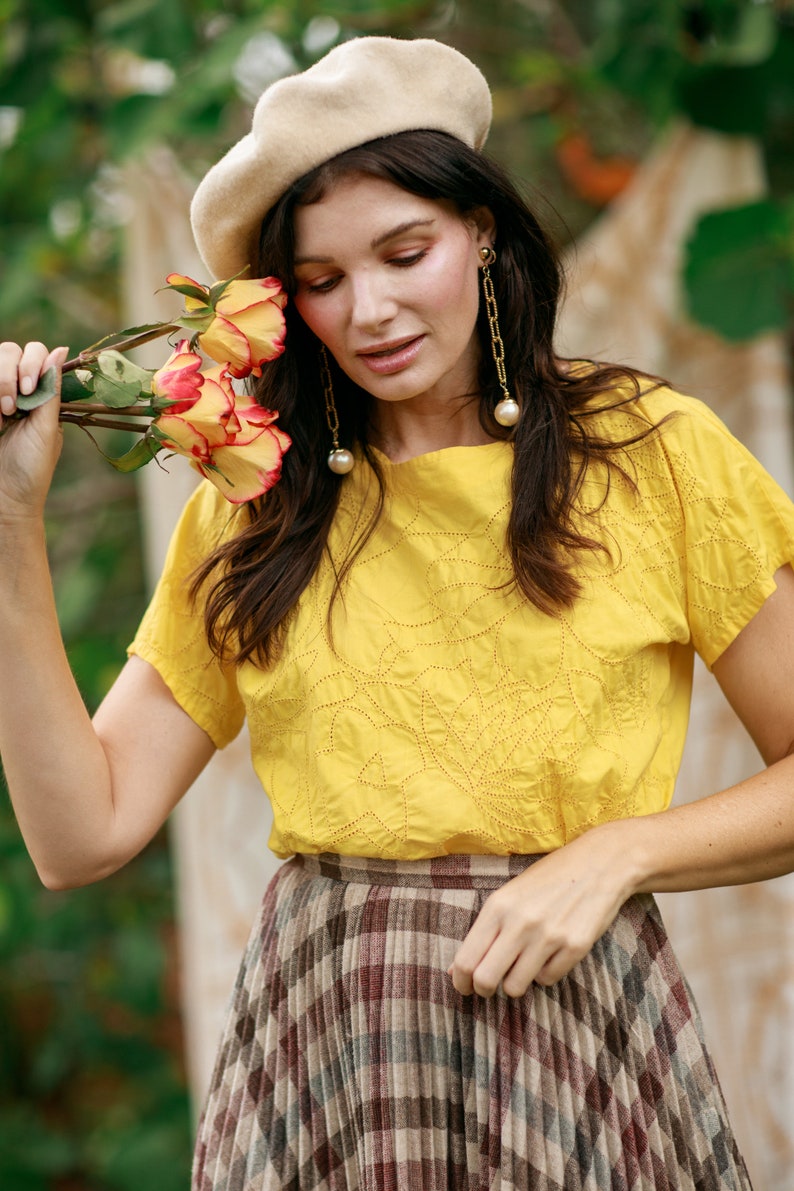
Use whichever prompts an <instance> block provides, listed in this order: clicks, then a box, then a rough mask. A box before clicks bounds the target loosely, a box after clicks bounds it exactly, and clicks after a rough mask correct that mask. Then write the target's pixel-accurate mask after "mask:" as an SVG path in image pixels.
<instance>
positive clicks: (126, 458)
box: [102, 434, 162, 474]
mask: <svg viewBox="0 0 794 1191" xmlns="http://www.w3.org/2000/svg"><path fill="white" fill-rule="evenodd" d="M161 449H162V448H161V444H160V443H158V442H156V441H155V440H154V437H150V436H149V435H148V434H144V435H143V437H142V438H141V439H139V441H138V442H136V444H135V446H134V447H131V448H130V450H129V451H127V452H126V454H124V455H121V456H120V457H119V458H118V459H111V457H110V456H109V455H105V458H106V459H107V461H108V463H110V464H111V466H112V467H115V469H116V471H121V472H124V473H125V474H126V473H128V472H131V471H137V470H138V469H139V468H141V467H144V466H145V465H146V464H147V463H149V462H150V461H151V460H152V459H154V457H155V455H156V454H157V452H158V451H159V450H161ZM102 454H103V455H104V454H105V453H104V451H103V452H102Z"/></svg>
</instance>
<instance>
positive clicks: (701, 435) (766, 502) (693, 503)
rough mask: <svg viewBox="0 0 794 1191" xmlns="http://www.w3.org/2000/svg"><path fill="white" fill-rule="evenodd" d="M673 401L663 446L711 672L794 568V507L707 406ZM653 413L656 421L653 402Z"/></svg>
mask: <svg viewBox="0 0 794 1191" xmlns="http://www.w3.org/2000/svg"><path fill="white" fill-rule="evenodd" d="M669 396H670V397H673V396H674V397H675V401H674V403H672V408H671V410H670V411H669V412H671V414H672V416H671V417H670V418H669V419H668V421H667V422H665V423H664V424H663V426H662V427H661V432H660V436H659V441H660V442H661V445H662V448H663V450H664V451H665V454H666V456H667V461H668V465H669V467H670V470H671V472H672V477H673V483H674V485H675V489H676V492H677V495H678V499H679V501H680V506H681V514H682V517H683V543H684V559H683V562H684V566H685V571H686V588H687V617H688V621H689V626H690V632H691V635H692V641H693V644H694V646H695V648H696V650H697V652H698V653H699V654H700V656H701V657H702V658H703V660H704V661H705V663H706V665H707V666H708V667H709V668H711V666H713V664H714V662H715V661H716V660H717V658H718V657H719V656H720V654H721V653H722V652H723V651H724V650H725V649H727V647H728V646H729V645H730V643H731V642H732V641H733V640H734V638H735V637H736V636H737V635H738V634H739V633H740V632H741V630H742V629H743V628H744V627H745V625H746V624H747V623H748V622H749V621H750V620H751V619H752V618H753V616H754V615H755V614H756V612H758V610H759V609H760V608H761V606H762V604H763V603H764V601H765V600H766V599H767V598H768V596H770V595H771V594H772V592H773V591H774V590H775V582H774V578H773V576H774V574H775V572H776V571H777V570H778V569H779V568H780V567H781V566H784V565H785V564H786V563H788V564H794V505H792V502H791V500H790V499H789V498H788V496H786V494H785V492H783V490H782V489H781V488H780V487H779V485H778V484H777V483H776V482H775V481H774V480H773V479H772V477H771V476H770V475H769V474H768V472H766V471H765V470H764V468H763V467H762V466H761V464H760V463H759V462H758V460H757V459H755V458H754V456H753V455H751V454H750V452H749V451H748V450H747V449H746V448H745V447H744V446H742V444H741V443H740V442H739V441H738V440H737V439H736V438H734V437H733V435H732V434H731V433H730V431H729V430H728V429H727V427H726V426H725V425H724V424H723V423H722V422H721V421H720V420H719V418H717V416H716V415H715V414H714V413H713V412H712V411H711V410H710V409H709V408H708V407H707V406H705V405H703V404H702V403H701V402H699V401H695V400H693V399H691V398H681V397H678V396H677V395H672V394H670V395H669ZM665 400H666V399H665V397H664V396H662V398H661V403H662V406H664V402H665ZM650 412H651V413H652V415H653V416H654V421H658V408H656V403H655V402H654V407H653V408H652V410H651V411H650ZM663 412H664V410H663Z"/></svg>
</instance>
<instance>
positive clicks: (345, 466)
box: [328, 447, 356, 476]
mask: <svg viewBox="0 0 794 1191" xmlns="http://www.w3.org/2000/svg"><path fill="white" fill-rule="evenodd" d="M355 462H356V461H355V459H354V458H353V453H352V451H348V450H347V448H346V447H337V449H336V450H335V451H331V454H330V455H329V456H328V466H329V467H330V469H331V471H332V472H334V473H335V474H336V475H338V476H346V475H347V473H348V472H349V471H352V470H353V467H354V466H355Z"/></svg>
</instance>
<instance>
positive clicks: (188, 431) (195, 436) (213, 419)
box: [150, 340, 290, 504]
mask: <svg viewBox="0 0 794 1191" xmlns="http://www.w3.org/2000/svg"><path fill="white" fill-rule="evenodd" d="M195 359H196V356H195V353H194V352H191V351H190V349H189V345H188V341H187V340H183V341H182V343H180V344H179V346H178V348H177V350H176V351H175V352H174V354H173V355H172V356H171V358H170V359H169V360H168V361H167V362H166V364H165V365H164V366H163V368H161V369H160V371H159V372H157V373H155V375H154V377H153V378H152V392H153V393H154V394H155V397H156V398H158V397H159V398H168V396H169V394H171V395H172V396H173V397H174V398H175V400H176V404H174V405H169V406H168V408H167V409H166V411H165V412H164V413H162V414H160V415H159V416H158V417H157V419H156V420H155V421H154V422H153V424H152V426H151V428H150V434H151V435H152V437H153V438H154V439H155V440H156V441H157V442H158V443H160V444H161V445H162V446H164V447H167V448H170V449H171V450H172V451H175V452H176V453H177V454H179V455H184V456H185V457H186V458H188V459H189V460H190V462H191V463H192V464H193V466H194V467H195V468H196V469H197V470H198V471H199V472H200V473H201V474H202V475H203V476H206V478H207V479H209V480H211V481H212V483H213V484H215V485H216V487H218V488H219V489H220V490H221V492H223V494H224V496H225V497H226V498H227V500H229V501H231V502H232V503H233V504H242V503H244V502H245V501H248V500H253V499H254V498H255V497H257V496H262V495H263V494H264V493H265V492H267V491H268V489H270V488H272V487H273V485H274V484H275V483H277V482H278V480H279V479H280V477H281V459H282V456H283V454H284V452H285V451H286V450H287V449H288V447H289V446H290V438H289V435H287V434H285V433H284V431H283V430H279V428H278V427H277V426H276V425H274V423H275V421H276V418H277V417H278V415H277V414H276V413H273V411H272V410H268V409H264V408H263V407H262V406H261V405H258V404H257V403H256V402H255V401H254V400H253V398H251V397H250V396H247V395H240V394H238V393H235V391H234V389H233V387H232V379H231V372H230V370H229V369H228V368H226V367H225V366H223V365H219V366H218V367H216V368H209V369H207V370H206V371H204V372H196V370H195V366H194V361H195ZM196 380H198V382H199V383H198V387H196V386H195V382H196ZM190 395H194V396H193V398H192V400H191V399H190Z"/></svg>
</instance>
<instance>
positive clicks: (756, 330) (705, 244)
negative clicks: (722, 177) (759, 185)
mask: <svg viewBox="0 0 794 1191" xmlns="http://www.w3.org/2000/svg"><path fill="white" fill-rule="evenodd" d="M793 256H794V242H792V232H791V228H790V225H789V219H788V217H787V213H786V209H785V208H784V207H783V206H782V205H780V204H778V203H774V202H772V201H770V200H761V201H759V202H755V203H747V204H746V205H744V206H741V207H731V208H728V209H727V210H724V211H710V212H708V213H707V214H706V215H703V216H702V217H701V219H700V221H699V222H698V224H697V225H696V227H695V230H694V232H693V234H692V236H691V238H690V240H689V242H688V244H687V246H686V259H685V264H684V281H685V284H686V292H687V300H688V306H689V312H690V314H691V315H692V317H693V318H694V319H695V320H696V321H697V322H699V323H701V324H702V325H703V326H705V327H709V328H710V329H711V330H713V331H716V332H717V333H718V334H720V335H722V336H723V337H724V338H725V339H730V340H734V341H740V340H743V339H751V338H752V337H753V336H755V335H759V334H762V333H763V332H765V331H774V330H782V329H783V328H784V327H785V326H786V323H787V318H788V307H789V304H790V303H791V301H792V299H794V270H792V264H791V261H792V257H793Z"/></svg>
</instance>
